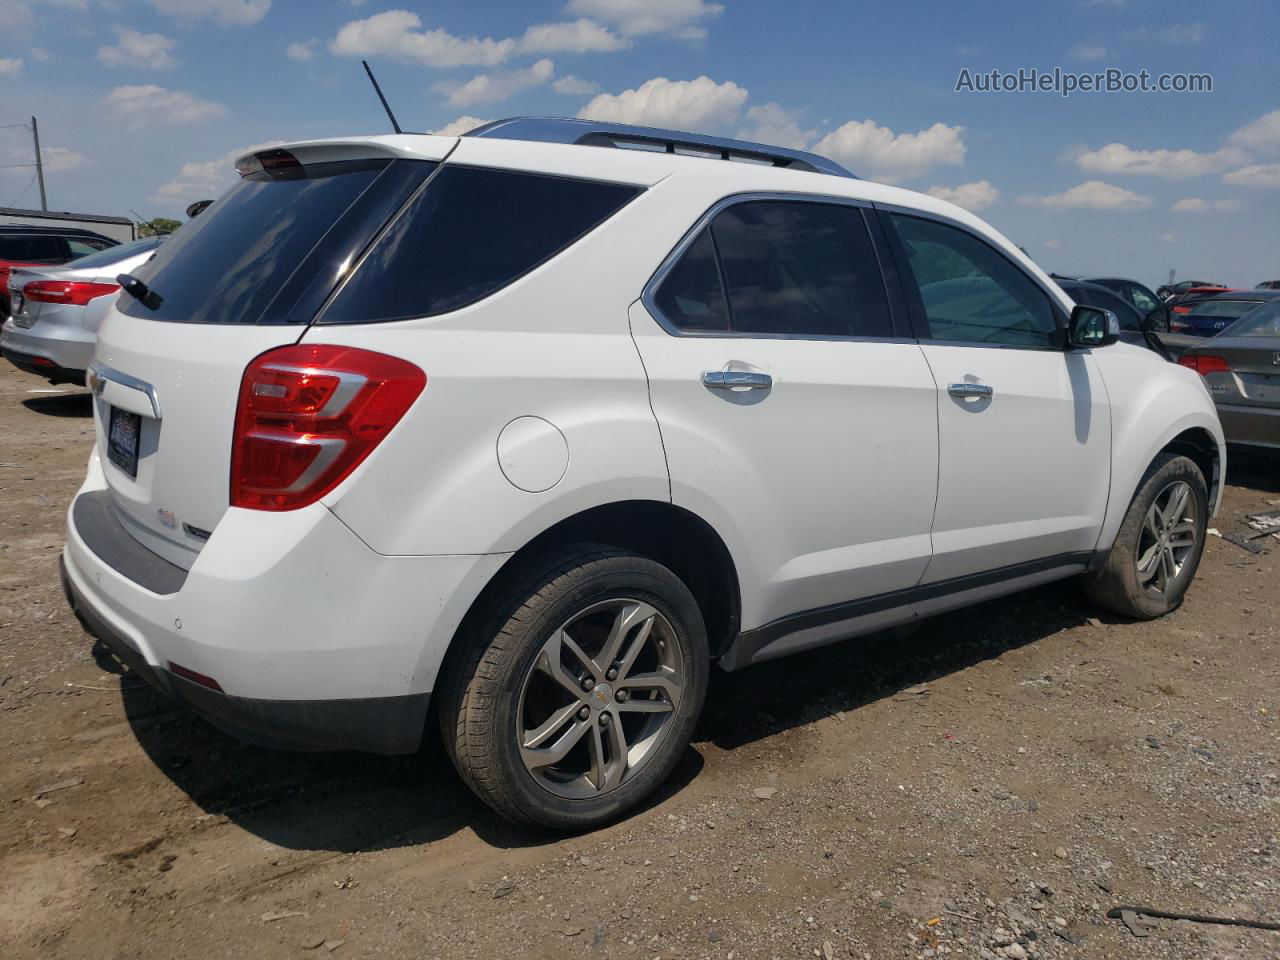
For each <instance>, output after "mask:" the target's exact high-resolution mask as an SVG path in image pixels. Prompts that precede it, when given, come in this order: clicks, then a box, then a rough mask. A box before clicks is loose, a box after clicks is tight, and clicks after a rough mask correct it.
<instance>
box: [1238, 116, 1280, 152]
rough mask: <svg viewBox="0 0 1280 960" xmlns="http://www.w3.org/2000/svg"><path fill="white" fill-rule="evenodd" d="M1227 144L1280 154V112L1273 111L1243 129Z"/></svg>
mask: <svg viewBox="0 0 1280 960" xmlns="http://www.w3.org/2000/svg"><path fill="white" fill-rule="evenodd" d="M1227 142H1228V143H1230V144H1233V145H1235V146H1237V147H1242V148H1244V149H1246V150H1257V151H1259V152H1260V153H1272V152H1276V153H1280V110H1272V111H1271V112H1270V113H1266V114H1263V115H1262V116H1261V117H1259V118H1258V119H1257V120H1255V121H1253V123H1250V124H1246V125H1245V126H1243V127H1241V128H1240V129H1239V130H1237V131H1236V132H1235V133H1233V134H1231V136H1230V137H1228V138H1227Z"/></svg>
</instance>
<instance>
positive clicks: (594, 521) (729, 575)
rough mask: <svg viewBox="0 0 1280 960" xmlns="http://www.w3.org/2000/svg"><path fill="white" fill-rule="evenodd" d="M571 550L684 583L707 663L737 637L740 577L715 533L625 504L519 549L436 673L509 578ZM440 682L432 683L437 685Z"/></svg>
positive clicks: (669, 510)
mask: <svg viewBox="0 0 1280 960" xmlns="http://www.w3.org/2000/svg"><path fill="white" fill-rule="evenodd" d="M573 543H594V544H603V545H605V546H612V547H618V548H621V549H624V550H632V551H634V552H635V553H638V554H640V555H641V556H644V557H648V558H649V559H651V560H653V561H655V562H657V563H660V564H662V565H663V566H664V567H667V568H668V569H669V570H671V572H672V573H674V574H675V575H676V576H678V577H679V578H680V579H681V580H683V581H684V584H685V586H687V587H688V588H689V592H690V593H692V594H693V597H694V599H695V600H696V601H697V603H698V608H699V610H700V611H701V613H702V619H703V622H704V623H705V624H706V627H707V645H708V647H709V648H710V650H711V654H712V656H713V657H714V656H717V655H719V654H720V653H722V652H723V651H724V650H725V649H726V648H727V647H728V645H729V643H730V642H731V641H732V640H733V639H734V638H735V637H736V636H737V635H738V631H739V629H740V619H741V609H742V607H741V597H740V594H739V591H738V574H737V570H736V568H735V567H734V564H733V558H732V557H731V556H730V555H729V550H728V548H727V547H726V546H725V545H724V541H723V540H721V539H720V536H719V534H717V533H716V532H715V530H713V529H712V528H711V526H710V525H709V524H708V523H707V522H706V521H705V520H703V519H702V518H701V517H698V516H697V515H695V514H693V513H690V512H689V511H688V510H684V509H682V508H680V507H676V506H673V505H672V504H670V503H663V502H661V501H656V500H628V501H622V502H619V503H610V504H606V505H604V506H600V507H594V508H592V509H590V510H585V511H583V512H582V513H578V514H575V515H574V516H571V517H567V518H566V519H564V520H561V521H560V522H559V523H557V524H555V525H554V526H552V527H550V528H549V529H547V530H545V531H543V532H542V533H540V534H539V535H538V536H536V537H534V538H533V539H532V540H530V541H529V542H528V543H527V544H525V545H524V546H523V547H521V548H520V549H519V550H517V551H516V552H515V553H514V554H513V555H512V556H511V557H510V559H508V560H507V562H506V563H505V564H503V566H502V569H501V570H499V571H498V572H497V574H495V575H494V577H493V578H492V579H491V580H490V581H489V583H488V584H487V585H486V586H485V588H484V589H483V590H482V591H481V592H480V595H479V596H478V597H477V598H476V599H475V601H474V602H473V603H472V604H471V609H470V610H469V611H468V612H467V615H466V616H465V617H464V618H463V620H462V623H461V624H460V625H459V627H458V631H457V633H456V634H455V635H454V642H453V643H452V644H450V647H449V650H448V651H447V652H446V654H445V662H444V663H443V664H441V667H440V674H441V676H443V675H444V674H445V672H446V671H447V670H449V669H451V668H452V666H453V663H454V661H455V659H456V657H457V656H458V655H459V650H460V647H461V646H462V645H463V644H460V643H459V642H458V641H459V639H460V638H463V637H465V636H466V635H467V634H468V633H469V632H471V628H472V627H473V626H474V625H475V624H476V623H477V622H478V621H479V620H482V619H483V616H484V614H485V612H487V611H488V608H489V606H490V605H491V604H492V602H493V598H494V596H495V595H496V594H497V593H499V592H501V591H502V590H503V589H504V588H505V587H506V586H507V585H508V581H509V579H510V578H511V577H513V576H520V575H523V574H527V573H528V570H527V569H526V566H525V563H524V561H526V560H527V559H528V558H529V557H531V556H533V555H535V554H540V553H546V552H548V551H553V550H555V548H556V547H560V546H568V545H569V544H573ZM438 682H439V681H437V683H438Z"/></svg>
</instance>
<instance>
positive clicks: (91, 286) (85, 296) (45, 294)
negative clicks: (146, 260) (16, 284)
mask: <svg viewBox="0 0 1280 960" xmlns="http://www.w3.org/2000/svg"><path fill="white" fill-rule="evenodd" d="M119 290H120V284H118V283H82V282H80V281H73V280H33V281H32V282H31V283H28V284H27V285H26V286H25V287H23V288H22V295H23V296H24V297H25V298H26V299H28V300H34V301H37V302H39V303H70V304H74V305H75V306H77V307H83V306H84V305H85V304H86V303H88V302H89V301H90V300H96V299H97V298H98V297H105V296H107V294H110V293H118V292H119Z"/></svg>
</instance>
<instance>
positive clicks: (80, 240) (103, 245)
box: [67, 237, 115, 259]
mask: <svg viewBox="0 0 1280 960" xmlns="http://www.w3.org/2000/svg"><path fill="white" fill-rule="evenodd" d="M67 246H68V247H70V248H71V256H72V259H77V258H79V257H83V256H86V255H88V254H90V253H97V252H98V251H99V250H106V249H107V248H108V247H113V246H115V244H113V243H110V242H109V241H107V240H96V239H92V238H90V237H67Z"/></svg>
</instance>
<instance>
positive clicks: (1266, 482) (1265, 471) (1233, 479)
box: [1227, 446, 1280, 493]
mask: <svg viewBox="0 0 1280 960" xmlns="http://www.w3.org/2000/svg"><path fill="white" fill-rule="evenodd" d="M1227 483H1230V484H1232V485H1233V486H1242V487H1249V488H1250V489H1251V490H1258V491H1261V492H1262V493H1280V450H1268V449H1266V448H1264V447H1237V446H1232V447H1229V448H1228V449H1227Z"/></svg>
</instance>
